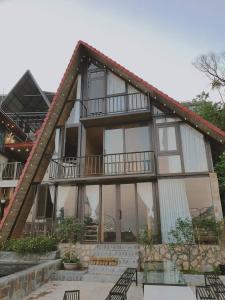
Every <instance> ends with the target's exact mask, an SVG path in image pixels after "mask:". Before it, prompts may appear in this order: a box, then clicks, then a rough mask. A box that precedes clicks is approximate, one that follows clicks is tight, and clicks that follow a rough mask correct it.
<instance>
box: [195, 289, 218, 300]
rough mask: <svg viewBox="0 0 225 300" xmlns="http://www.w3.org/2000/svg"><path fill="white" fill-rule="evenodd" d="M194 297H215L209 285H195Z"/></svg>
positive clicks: (202, 299)
mask: <svg viewBox="0 0 225 300" xmlns="http://www.w3.org/2000/svg"><path fill="white" fill-rule="evenodd" d="M196 298H197V299H198V300H213V299H216V298H215V296H214V295H213V293H212V291H211V289H210V287H209V286H196Z"/></svg>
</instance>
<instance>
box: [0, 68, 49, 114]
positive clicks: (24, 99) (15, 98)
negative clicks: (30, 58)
mask: <svg viewBox="0 0 225 300" xmlns="http://www.w3.org/2000/svg"><path fill="white" fill-rule="evenodd" d="M49 105H50V101H49V99H48V98H47V96H46V95H45V93H44V92H43V91H42V90H41V88H40V87H39V85H38V83H37V82H36V80H35V79H34V76H33V75H32V73H31V72H30V71H29V70H27V71H26V72H25V73H24V74H23V76H22V77H21V78H20V79H19V81H18V82H17V83H16V84H15V86H14V87H13V88H12V90H11V91H10V92H9V93H8V95H7V96H6V97H5V99H4V100H3V102H2V105H1V107H2V109H3V110H4V111H5V112H6V113H20V112H45V111H47V110H48V107H49Z"/></svg>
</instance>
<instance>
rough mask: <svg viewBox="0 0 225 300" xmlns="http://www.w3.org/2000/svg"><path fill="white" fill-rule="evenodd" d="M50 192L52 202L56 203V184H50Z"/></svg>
mask: <svg viewBox="0 0 225 300" xmlns="http://www.w3.org/2000/svg"><path fill="white" fill-rule="evenodd" d="M49 192H50V196H51V202H52V204H53V205H54V200H55V186H54V184H50V185H49Z"/></svg>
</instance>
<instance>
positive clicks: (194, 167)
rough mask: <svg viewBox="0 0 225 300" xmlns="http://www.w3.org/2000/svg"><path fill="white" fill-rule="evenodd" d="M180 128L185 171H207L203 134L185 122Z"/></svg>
mask: <svg viewBox="0 0 225 300" xmlns="http://www.w3.org/2000/svg"><path fill="white" fill-rule="evenodd" d="M180 129H181V141H182V148H183V156H184V167H185V171H186V172H202V171H208V165H207V157H206V148H205V141H204V137H203V135H202V134H201V133H200V132H198V131H197V130H195V129H194V128H192V127H190V126H189V125H186V124H185V125H181V126H180Z"/></svg>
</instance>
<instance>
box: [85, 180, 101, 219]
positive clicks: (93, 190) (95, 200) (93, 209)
mask: <svg viewBox="0 0 225 300" xmlns="http://www.w3.org/2000/svg"><path fill="white" fill-rule="evenodd" d="M84 193H85V194H84V199H83V201H84V204H83V205H84V222H85V224H90V225H91V224H99V204H100V203H99V197H100V195H99V193H100V191H99V186H98V185H87V186H86V187H85V191H84Z"/></svg>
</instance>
